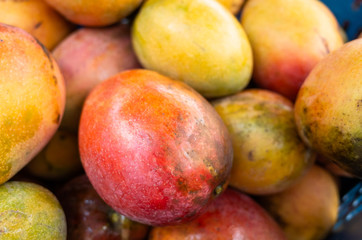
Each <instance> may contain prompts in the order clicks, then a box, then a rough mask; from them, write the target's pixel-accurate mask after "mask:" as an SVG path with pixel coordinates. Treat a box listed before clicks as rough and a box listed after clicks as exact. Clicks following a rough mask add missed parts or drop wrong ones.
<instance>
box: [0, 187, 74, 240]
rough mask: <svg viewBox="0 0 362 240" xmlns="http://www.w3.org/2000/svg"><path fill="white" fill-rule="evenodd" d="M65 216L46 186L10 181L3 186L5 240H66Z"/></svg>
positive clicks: (0, 224)
mask: <svg viewBox="0 0 362 240" xmlns="http://www.w3.org/2000/svg"><path fill="white" fill-rule="evenodd" d="M66 229H67V226H66V222H65V215H64V212H63V209H62V207H61V206H60V204H59V202H58V200H57V199H56V197H55V196H54V195H53V194H52V193H51V192H50V191H49V190H47V189H45V188H44V187H42V186H40V185H37V184H34V183H27V182H17V181H10V182H7V183H5V184H3V185H0V239H1V240H19V239H24V240H25V239H26V240H40V239H41V240H65V239H66V235H67V230H66Z"/></svg>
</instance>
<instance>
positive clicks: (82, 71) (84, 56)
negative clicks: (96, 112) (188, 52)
mask: <svg viewBox="0 0 362 240" xmlns="http://www.w3.org/2000/svg"><path fill="white" fill-rule="evenodd" d="M130 35H131V34H130V27H129V26H128V25H126V24H118V25H116V26H112V27H107V28H82V29H79V30H77V31H75V32H74V33H72V34H71V35H70V36H68V37H67V38H66V39H65V40H64V41H62V42H61V43H60V44H59V45H58V46H57V47H56V48H55V49H54V51H53V56H54V59H55V60H56V61H57V63H58V66H59V68H60V70H61V72H62V74H63V76H64V81H65V85H66V104H65V111H64V117H63V120H62V122H61V126H62V128H64V129H67V130H69V131H74V132H77V130H78V125H79V119H80V114H81V112H82V107H83V103H84V100H85V98H86V97H87V95H88V94H89V92H90V91H91V90H92V89H93V88H94V87H95V86H96V85H98V84H99V83H101V82H102V81H104V80H106V79H107V78H109V77H111V76H113V75H116V74H117V73H119V72H121V71H123V70H127V69H132V68H140V67H141V65H140V64H139V62H138V60H137V58H136V55H135V54H134V52H133V49H132V44H131V37H130Z"/></svg>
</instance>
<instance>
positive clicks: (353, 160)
mask: <svg viewBox="0 0 362 240" xmlns="http://www.w3.org/2000/svg"><path fill="white" fill-rule="evenodd" d="M361 66H362V39H357V40H354V41H352V42H349V43H347V44H345V45H344V46H343V47H342V48H340V49H339V50H337V51H335V52H334V53H331V54H330V55H329V56H327V57H326V58H325V59H324V60H323V61H321V62H320V63H319V64H318V65H317V66H316V67H315V68H314V69H313V71H312V72H311V74H310V75H309V76H308V78H307V79H306V81H305V82H304V84H303V86H302V88H301V90H300V93H299V94H298V98H297V101H296V104H295V119H296V123H297V127H298V131H299V134H300V136H301V137H302V139H303V140H304V142H305V143H306V144H307V145H308V146H310V147H311V148H313V149H315V150H316V151H318V152H320V153H321V154H323V155H324V156H326V157H328V158H329V159H331V160H332V161H334V162H335V163H337V164H338V165H339V166H340V167H341V168H342V169H344V170H346V171H347V172H349V173H351V174H353V175H355V176H357V177H360V178H362V68H361Z"/></svg>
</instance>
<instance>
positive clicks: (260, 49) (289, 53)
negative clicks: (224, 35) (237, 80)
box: [241, 0, 343, 101]
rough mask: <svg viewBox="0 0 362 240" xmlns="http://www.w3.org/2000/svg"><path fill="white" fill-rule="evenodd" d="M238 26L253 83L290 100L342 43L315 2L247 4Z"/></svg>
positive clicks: (335, 27) (285, 0)
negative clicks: (247, 45)
mask: <svg viewBox="0 0 362 240" xmlns="http://www.w3.org/2000/svg"><path fill="white" fill-rule="evenodd" d="M241 23H242V25H243V27H244V28H245V31H246V33H247V35H248V38H249V39H250V43H251V45H252V48H253V53H254V64H255V68H254V72H253V80H254V81H255V83H256V84H257V85H258V86H259V87H262V88H266V89H269V90H272V91H275V92H278V93H280V94H282V95H284V96H286V97H288V98H289V99H290V100H293V101H294V100H295V98H296V95H297V93H298V91H299V88H300V86H301V85H302V83H303V81H304V80H305V78H306V77H307V76H308V74H309V73H310V71H311V70H312V69H313V67H314V66H315V65H316V64H317V63H318V62H319V61H320V60H321V59H323V58H324V57H325V56H327V55H328V54H329V53H330V52H333V51H334V50H336V49H338V48H339V47H341V46H342V45H343V38H342V36H341V34H340V30H339V26H338V23H337V20H336V18H335V16H334V15H333V14H332V12H331V11H330V10H329V9H328V8H327V7H326V6H325V5H324V4H323V3H322V2H320V1H315V0H249V1H248V2H247V3H246V4H245V6H244V9H243V14H242V18H241Z"/></svg>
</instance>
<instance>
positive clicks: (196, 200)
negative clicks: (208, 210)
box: [192, 197, 209, 206]
mask: <svg viewBox="0 0 362 240" xmlns="http://www.w3.org/2000/svg"><path fill="white" fill-rule="evenodd" d="M208 201H209V200H208V199H205V198H202V197H195V198H194V199H192V202H193V203H195V204H197V205H200V206H205V205H206V204H207V202H208Z"/></svg>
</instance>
